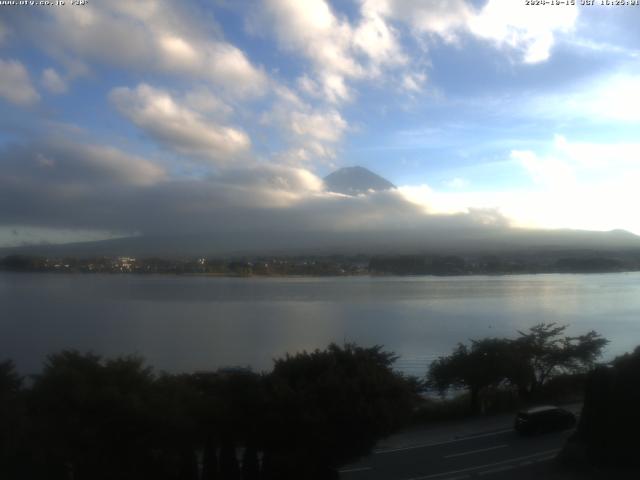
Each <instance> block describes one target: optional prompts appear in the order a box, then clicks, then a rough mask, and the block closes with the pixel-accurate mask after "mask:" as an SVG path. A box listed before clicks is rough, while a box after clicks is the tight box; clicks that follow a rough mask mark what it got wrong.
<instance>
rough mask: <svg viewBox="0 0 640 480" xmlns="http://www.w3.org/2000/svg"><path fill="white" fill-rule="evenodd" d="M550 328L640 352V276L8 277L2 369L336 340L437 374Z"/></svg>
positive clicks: (204, 359)
mask: <svg viewBox="0 0 640 480" xmlns="http://www.w3.org/2000/svg"><path fill="white" fill-rule="evenodd" d="M539 322H558V323H561V324H569V325H570V327H569V330H568V332H569V333H570V334H580V333H586V332H587V331H589V330H592V329H593V330H596V331H598V332H599V333H601V334H602V335H604V336H605V337H606V338H608V339H609V340H611V343H610V345H609V346H608V347H607V350H606V358H611V357H612V356H614V355H617V354H620V353H623V352H625V351H630V350H632V349H633V348H634V347H635V346H636V345H638V344H640V273H617V274H598V275H518V276H496V277H347V278H214V277H189V276H170V275H166V276H141V275H91V274H89V275H72V274H14V273H0V360H1V359H3V358H12V359H13V360H14V361H15V362H16V364H17V365H18V368H19V370H20V371H21V372H22V373H35V372H38V371H39V370H40V368H41V365H42V362H43V360H44V359H45V357H46V355H47V354H49V353H52V352H56V351H59V350H61V349H65V348H74V349H78V350H81V351H87V350H91V351H93V352H95V353H99V354H103V355H108V356H112V355H120V354H134V353H135V354H139V355H142V356H144V357H145V358H146V359H147V361H148V362H149V363H150V364H151V365H153V366H155V367H156V368H157V369H162V370H167V371H171V372H180V371H195V370H211V369H215V368H218V367H223V366H250V367H252V368H254V369H256V370H268V369H270V368H271V365H272V359H273V358H274V357H278V356H282V355H284V354H285V353H286V352H291V353H293V352H296V351H300V350H305V349H306V350H309V349H314V348H323V347H325V346H326V345H328V344H329V343H330V342H338V343H342V342H344V341H348V342H351V341H353V342H356V343H358V344H360V345H362V346H371V345H375V344H381V345H384V346H385V348H386V349H388V350H392V351H395V352H396V353H397V354H399V355H400V356H401V358H400V359H399V360H398V362H397V365H396V366H397V368H399V369H401V370H403V371H405V372H408V373H412V374H419V375H421V374H423V373H424V372H425V371H426V369H427V366H428V364H429V362H430V361H431V360H433V359H434V358H435V357H436V356H438V355H441V354H446V353H448V352H449V351H450V350H451V348H452V347H454V345H455V344H456V343H457V342H460V341H467V340H468V339H471V338H482V337H486V336H516V335H517V330H519V329H520V330H522V329H527V328H528V327H530V326H532V325H535V324H536V323H539Z"/></svg>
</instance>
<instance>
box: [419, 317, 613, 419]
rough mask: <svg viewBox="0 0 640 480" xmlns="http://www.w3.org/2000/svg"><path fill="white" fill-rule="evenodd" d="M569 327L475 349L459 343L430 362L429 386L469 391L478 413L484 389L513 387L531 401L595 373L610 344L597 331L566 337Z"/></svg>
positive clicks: (538, 329)
mask: <svg viewBox="0 0 640 480" xmlns="http://www.w3.org/2000/svg"><path fill="white" fill-rule="evenodd" d="M566 329H567V326H564V325H562V326H557V325H556V324H555V323H548V324H546V323H541V324H538V325H535V326H533V327H531V328H530V329H529V330H528V331H527V332H518V333H519V334H520V337H518V338H517V339H515V340H512V339H508V338H485V339H481V340H472V341H471V345H470V346H467V345H464V344H461V343H460V344H458V345H457V346H456V348H454V350H453V352H452V353H451V354H450V355H446V356H443V357H440V358H438V359H437V360H435V361H434V362H432V364H431V366H430V367H429V372H428V374H427V379H428V384H429V385H431V386H432V387H435V388H438V389H439V390H440V391H441V392H444V391H446V390H447V389H448V388H451V387H463V388H467V389H468V390H469V393H470V409H471V411H472V412H473V413H476V412H478V411H479V406H480V395H481V393H482V391H483V389H485V388H486V387H489V386H497V385H501V384H505V383H509V384H511V385H514V386H516V387H517V388H518V392H519V393H520V395H521V397H522V398H524V399H531V398H532V397H533V396H534V395H535V394H537V392H538V391H539V389H540V388H541V387H543V386H544V385H545V384H546V383H547V382H548V381H549V380H550V379H551V378H554V377H555V376H557V375H561V374H576V373H585V372H587V371H588V370H589V369H591V368H593V366H594V365H595V363H596V360H597V359H598V358H599V357H600V355H601V354H602V349H603V348H604V347H605V345H606V344H607V343H608V340H606V339H604V338H602V337H601V336H600V335H599V334H598V333H596V332H595V331H590V332H588V333H587V334H585V335H579V336H576V337H570V336H563V334H564V332H565V330H566Z"/></svg>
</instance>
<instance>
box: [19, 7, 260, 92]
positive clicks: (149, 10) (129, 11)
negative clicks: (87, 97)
mask: <svg viewBox="0 0 640 480" xmlns="http://www.w3.org/2000/svg"><path fill="white" fill-rule="evenodd" d="M124 3H126V2H102V3H96V4H95V5H93V6H92V7H91V8H53V9H48V10H47V12H46V14H45V15H43V16H40V15H39V16H31V17H30V18H27V19H26V20H22V21H23V22H24V25H23V26H22V27H21V29H22V30H23V34H24V35H26V36H27V40H29V39H31V40H33V39H34V38H36V37H37V38H42V37H44V38H47V39H48V41H47V42H40V43H38V44H37V46H38V48H42V49H44V50H45V51H47V52H48V53H50V54H51V55H52V56H53V57H54V58H56V59H58V60H59V61H61V62H63V63H66V64H71V65H84V66H85V68H86V64H91V63H92V62H100V63H107V64H109V65H116V66H121V67H127V68H130V69H134V70H148V71H155V72H164V73H170V74H174V75H176V76H180V77H187V78H192V79H197V80H201V81H206V82H211V84H212V85H215V86H216V87H218V88H220V89H221V90H222V91H224V92H225V93H226V94H228V95H230V96H233V97H236V98H238V97H251V96H255V95H262V94H264V93H265V92H266V91H267V89H268V83H269V79H268V77H267V75H266V74H265V73H264V72H263V70H262V69H261V68H259V67H257V66H255V65H253V64H252V63H251V61H250V60H249V59H248V57H247V56H246V54H245V53H244V52H243V51H242V50H240V49H239V48H237V47H236V46H234V45H232V44H230V43H228V42H226V41H224V40H222V39H221V38H212V35H211V31H212V30H213V31H214V37H217V36H218V34H217V33H215V30H216V29H215V25H213V24H209V25H207V26H206V27H205V26H203V25H202V24H201V23H202V22H203V20H200V19H199V18H197V12H196V13H193V12H189V14H187V13H185V12H186V11H187V10H188V7H187V6H185V5H179V4H177V3H175V2H166V1H160V2H144V3H142V2H136V7H135V8H129V7H127V6H126V5H124ZM47 14H48V15H47ZM212 27H214V28H212ZM71 73H72V72H70V74H71Z"/></svg>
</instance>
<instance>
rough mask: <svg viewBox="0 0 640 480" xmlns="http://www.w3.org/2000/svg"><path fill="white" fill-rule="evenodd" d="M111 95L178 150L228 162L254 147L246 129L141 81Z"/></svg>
mask: <svg viewBox="0 0 640 480" xmlns="http://www.w3.org/2000/svg"><path fill="white" fill-rule="evenodd" d="M109 97H110V99H111V101H112V102H113V103H114V104H115V106H116V107H117V108H118V110H119V111H120V112H121V113H122V114H123V115H125V116H126V117H127V118H129V119H130V120H131V121H132V122H133V123H135V124H136V125H137V126H138V127H140V128H141V129H142V130H144V131H145V132H146V133H147V134H148V135H149V136H150V137H152V138H154V139H155V140H157V141H158V142H160V143H161V144H163V145H166V146H168V147H169V148H171V149H173V150H175V151H176V152H179V153H183V154H188V155H195V156H198V157H200V158H205V159H207V160H210V161H212V162H214V163H219V164H224V163H226V162H230V161H232V160H234V159H238V158H241V157H244V156H246V155H247V153H248V152H249V150H250V147H251V141H250V139H249V136H248V135H247V134H246V133H245V132H244V131H243V130H240V129H238V128H234V127H230V126H226V125H220V124H217V123H215V122H213V121H209V120H208V119H206V118H205V117H203V116H202V115H201V114H199V113H198V112H196V111H194V110H191V109H189V108H187V107H185V106H183V105H180V104H179V103H178V102H177V101H176V100H175V99H174V98H173V97H172V96H171V94H169V93H168V92H166V91H164V90H160V89H157V88H153V87H151V86H149V85H146V84H140V85H138V86H137V87H136V88H135V89H133V90H132V89H130V88H126V87H120V88H116V89H114V90H112V91H111V93H110V95H109Z"/></svg>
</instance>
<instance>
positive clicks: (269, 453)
mask: <svg viewBox="0 0 640 480" xmlns="http://www.w3.org/2000/svg"><path fill="white" fill-rule="evenodd" d="M395 358H396V357H395V356H394V355H393V354H392V353H388V352H384V351H383V350H382V348H381V347H379V346H376V347H373V348H361V347H357V346H355V345H353V344H347V345H345V346H344V347H340V346H338V345H335V344H332V345H330V346H329V347H328V348H327V349H326V350H322V351H320V350H316V351H314V352H312V353H306V352H304V353H299V354H297V355H294V356H289V355H287V356H286V357H285V358H282V359H278V360H276V362H275V367H274V369H273V373H272V374H271V375H270V378H269V381H268V388H269V400H270V408H269V409H268V413H267V418H266V429H265V437H264V442H265V443H264V445H265V454H264V455H265V456H264V460H263V464H264V468H263V478H265V479H269V478H278V479H289V478H291V479H294V478H295V479H298V478H304V479H309V480H312V479H323V480H325V479H331V478H338V474H337V471H336V468H337V467H338V466H340V465H342V464H345V463H347V462H350V461H353V460H354V459H356V458H358V457H359V456H362V455H365V454H367V453H368V452H370V451H371V449H372V448H373V446H374V445H375V443H376V442H377V441H378V440H379V439H380V438H381V437H384V436H385V435H388V434H390V433H391V432H392V431H394V429H396V428H398V427H399V426H400V425H402V424H403V422H404V421H405V420H406V419H407V418H408V415H410V413H411V411H412V408H413V405H414V402H415V399H416V391H415V384H413V383H412V382H410V381H408V380H407V379H406V378H404V377H402V376H401V375H399V374H398V373H396V372H394V371H393V370H392V368H391V366H392V364H393V362H394V361H395Z"/></svg>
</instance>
